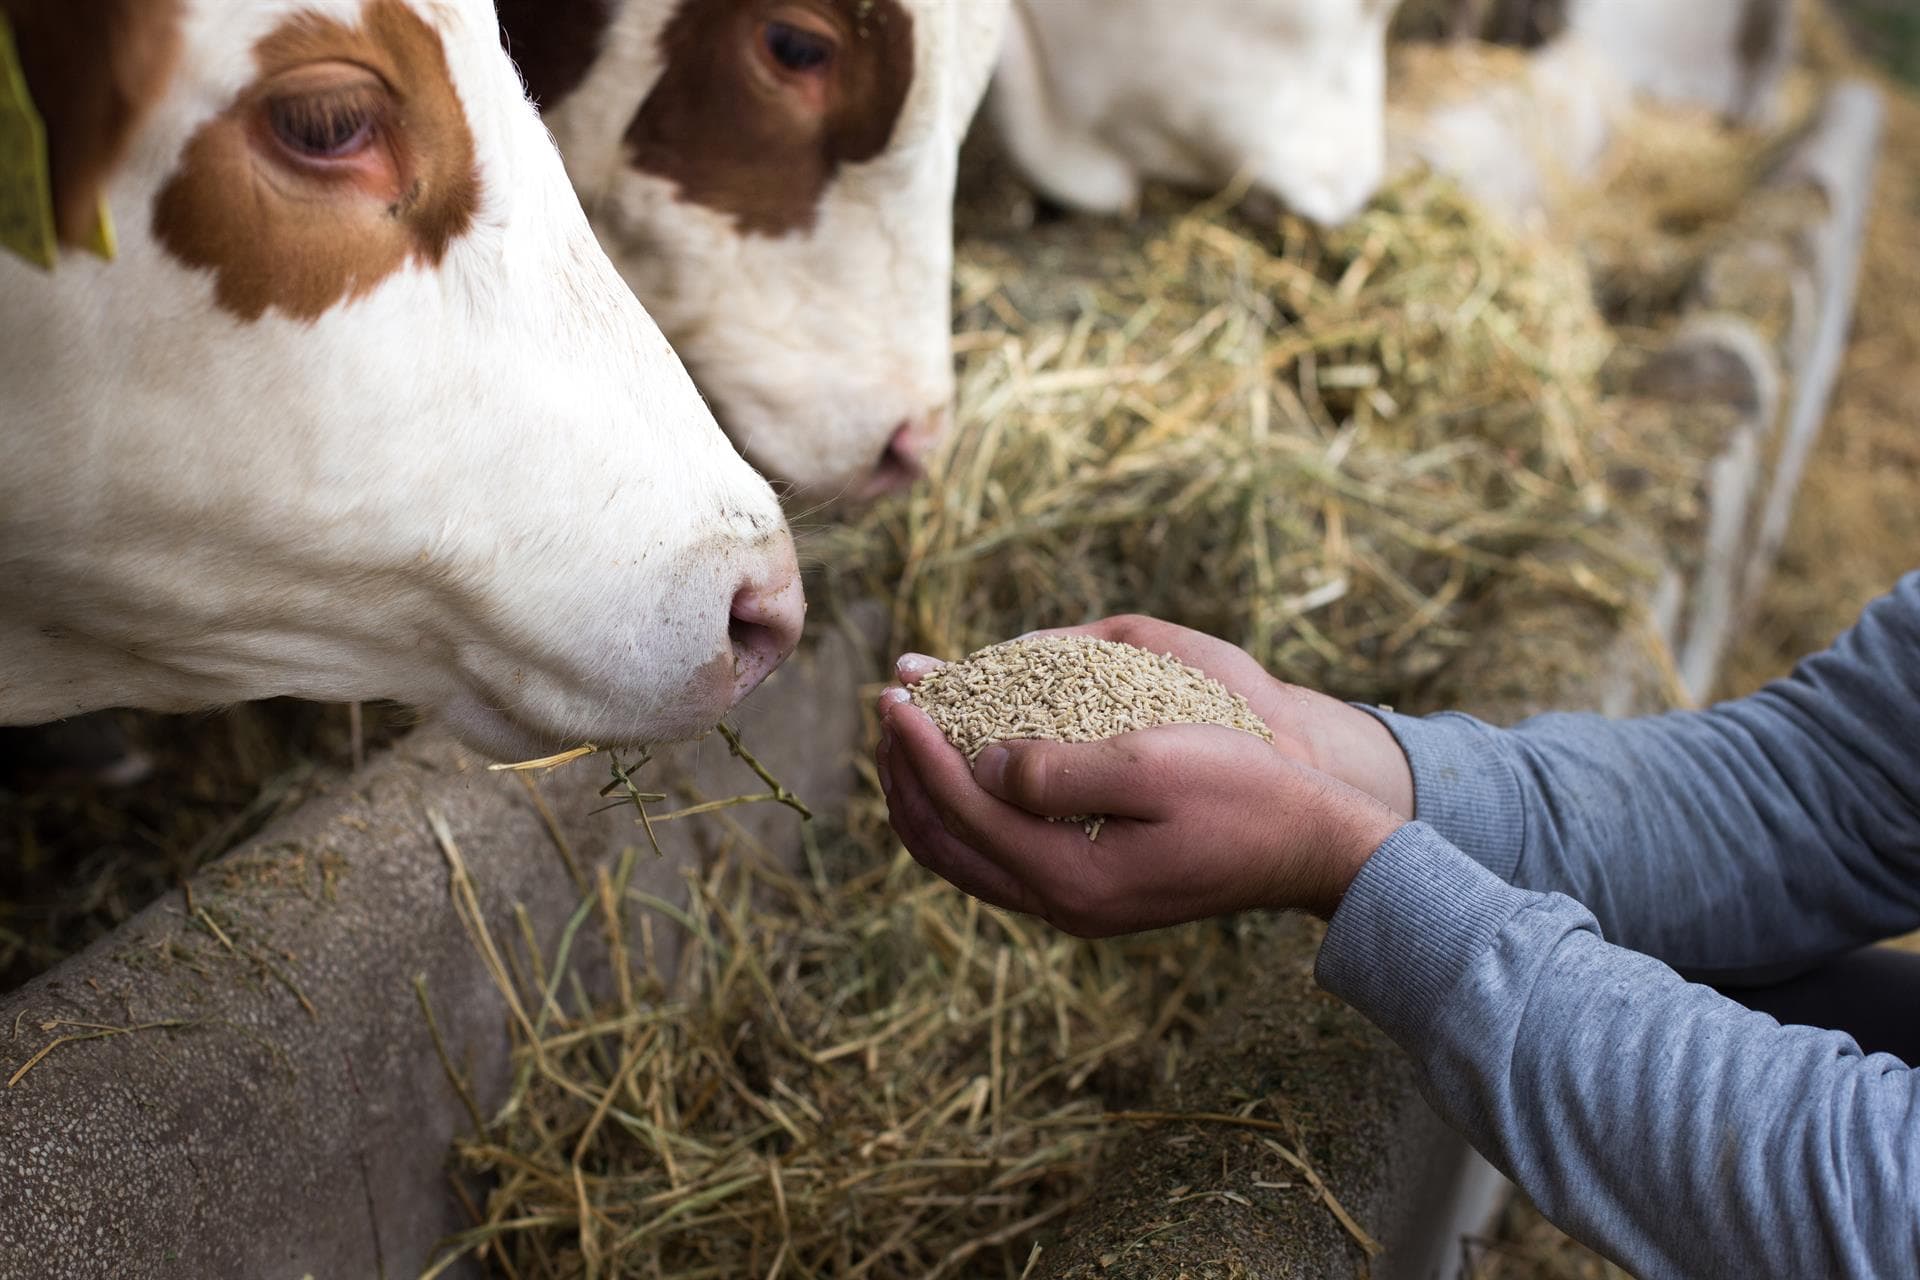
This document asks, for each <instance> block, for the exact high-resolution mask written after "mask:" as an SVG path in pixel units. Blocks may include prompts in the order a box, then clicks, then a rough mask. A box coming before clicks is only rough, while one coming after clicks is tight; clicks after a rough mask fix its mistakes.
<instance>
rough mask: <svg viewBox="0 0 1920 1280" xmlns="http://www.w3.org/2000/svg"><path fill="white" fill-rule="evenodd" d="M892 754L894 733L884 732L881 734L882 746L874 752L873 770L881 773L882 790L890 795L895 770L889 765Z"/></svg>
mask: <svg viewBox="0 0 1920 1280" xmlns="http://www.w3.org/2000/svg"><path fill="white" fill-rule="evenodd" d="M892 755H893V735H892V734H890V733H883V734H881V735H880V746H879V748H878V749H877V750H875V751H874V753H873V771H874V772H875V773H877V774H879V775H880V790H881V791H883V792H885V793H887V794H888V795H891V794H892V793H893V770H892V769H891V768H890V767H889V764H890V757H891V756H892Z"/></svg>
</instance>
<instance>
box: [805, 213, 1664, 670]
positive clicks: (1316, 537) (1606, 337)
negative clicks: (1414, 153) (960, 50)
mask: <svg viewBox="0 0 1920 1280" xmlns="http://www.w3.org/2000/svg"><path fill="white" fill-rule="evenodd" d="M1024 234H1025V236H1026V237H1027V240H1026V241H1025V242H1022V243H1017V247H1016V245H1007V244H1001V243H994V242H985V243H981V242H975V243H973V244H971V245H967V246H965V247H963V252H962V254H961V258H960V262H959V267H958V280H959V292H960V308H959V311H960V315H961V324H960V328H959V336H958V340H957V346H958V351H959V363H960V391H959V407H958V428H957V430H956V431H955V432H954V434H953V437H952V439H951V440H950V442H949V444H948V446H947V447H946V449H945V451H944V452H943V453H942V454H941V455H940V456H939V457H938V458H937V459H936V460H935V462H934V464H933V467H932V474H931V477H930V479H929V481H928V482H927V483H926V484H923V485H921V486H919V487H918V488H916V489H915V490H914V492H913V493H912V494H910V495H909V496H907V497H906V498H904V499H902V500H897V501H894V502H892V503H889V504H887V505H884V506H882V507H881V508H879V509H878V510H876V511H875V512H873V513H872V514H870V515H869V516H868V517H867V518H866V519H865V520H863V521H862V522H861V523H860V524H859V525H857V526H856V527H854V528H852V529H850V530H845V531H839V532H837V533H836V532H829V533H827V534H825V535H823V536H822V538H821V540H820V542H821V545H822V548H823V552H822V554H823V557H824V558H825V559H826V560H827V561H828V563H829V564H831V565H838V566H841V568H840V576H841V579H842V581H843V582H845V581H846V580H847V579H852V581H853V584H854V589H855V590H860V589H865V590H868V591H872V592H876V593H880V594H885V595H888V596H890V597H891V598H893V599H894V600H895V602H896V605H895V618H894V622H895V635H894V640H895V643H896V644H897V645H898V646H899V647H900V648H903V649H906V648H911V649H920V650H924V651H926V652H929V653H933V654H937V655H944V656H951V655H955V654H959V653H966V652H970V651H972V650H974V649H977V648H980V647H982V646H984V645H986V644H989V643H992V642H994V641H997V640H1000V639H1003V638H1005V637H1006V636H1009V635H1017V634H1021V633H1024V632H1026V631H1030V630H1034V629H1038V628H1042V627H1049V626H1059V625H1070V624H1076V623H1082V622H1086V621H1090V620H1092V619H1095V618H1098V617H1101V616H1103V615H1106V614H1111V613H1116V612H1121V611H1140V612H1146V613H1152V614H1155V615H1158V616H1161V617H1165V618H1168V619H1171V620H1174V621H1177V622H1181V623H1184V624H1186V625H1189V626H1194V627H1197V628H1199V629H1201V630H1205V631H1208V632H1211V633H1214V634H1217V635H1221V636H1224V637H1226V638H1228V639H1230V640H1233V641H1235V642H1236V643H1239V644H1241V645H1243V646H1245V647H1246V648H1247V649H1249V651H1251V652H1252V653H1253V654H1254V656H1255V657H1257V658H1258V659H1260V660H1261V661H1262V662H1263V663H1264V664H1265V665H1266V666H1267V667H1268V668H1269V669H1270V670H1273V671H1274V672H1276V673H1277V674H1280V675H1282V676H1284V677H1286V678H1289V679H1293V680H1296V681H1298V682H1301V683H1304V684H1310V685H1314V686H1316V687H1320V688H1327V689H1331V690H1334V691H1336V692H1339V693H1341V694H1344V695H1346V696H1350V697H1358V698H1372V699H1377V698H1385V697H1392V696H1396V695H1398V694H1399V693H1401V692H1403V691H1404V690H1406V689H1407V688H1408V687H1409V686H1410V685H1412V684H1413V683H1415V682H1416V681H1418V680H1419V679H1421V678H1422V677H1424V676H1426V675H1428V674H1430V673H1431V672H1433V671H1435V670H1436V669H1437V668H1439V667H1440V666H1441V665H1443V664H1444V663H1445V662H1446V661H1447V660H1448V658H1449V657H1450V656H1452V655H1453V654H1455V653H1457V652H1459V651H1460V650H1461V649H1462V648H1463V647H1464V646H1465V645H1467V644H1468V643H1470V640H1471V637H1470V636H1469V635H1468V634H1467V633H1466V632H1465V631H1464V630H1463V629H1462V627H1461V618H1462V610H1463V608H1464V607H1465V606H1466V605H1467V604H1468V603H1469V602H1471V601H1472V599H1473V598H1474V597H1476V596H1477V595H1478V594H1479V593H1480V592H1481V591H1482V590H1483V589H1484V588H1485V587H1486V586H1487V584H1488V583H1489V582H1490V581H1492V580H1494V579H1495V578H1497V577H1499V576H1502V575H1509V574H1521V575H1524V576H1528V577H1536V578H1541V579H1545V580H1552V581H1556V582H1559V583H1562V584H1563V585H1565V586H1566V588H1567V589H1568V590H1570V591H1577V592H1582V593H1591V592H1592V590H1593V589H1594V587H1595V584H1597V583H1599V582H1601V581H1605V580H1611V581H1619V580H1620V579H1621V578H1622V577H1623V576H1630V575H1632V574H1634V573H1636V572H1638V571H1639V570H1640V569H1641V567H1642V566H1639V565H1637V564H1636V563H1634V562H1632V561H1631V560H1630V558H1628V557H1625V556H1623V555H1622V554H1620V553H1619V552H1618V551H1616V550H1615V549H1614V548H1613V546H1612V544H1611V542H1610V540H1609V538H1608V536H1607V532H1606V526H1607V517H1608V514H1609V510H1610V508H1611V507H1612V506H1613V504H1614V502H1615V496H1614V495H1613V494H1612V493H1611V492H1610V490H1609V488H1608V485H1607V483H1606V480H1607V476H1608V473H1609V471H1610V470H1611V469H1613V468H1614V467H1615V466H1616V465H1617V464H1618V463H1620V462H1621V460H1622V458H1623V457H1624V456H1626V455H1627V454H1630V453H1631V452H1632V448H1633V444H1632V441H1631V440H1630V439H1627V438H1625V435H1624V434H1623V433H1620V432H1618V431H1615V430H1614V429H1613V428H1615V427H1617V426H1618V425H1619V423H1620V422H1622V421H1623V418H1622V417H1621V413H1622V409H1623V406H1622V404H1621V403H1620V402H1618V401H1616V400H1614V399H1612V398H1610V397H1609V396H1608V395H1606V394H1605V392H1604V391H1603V385H1602V376H1601V375H1602V370H1603V367H1604V366H1605V365H1606V363H1607V361H1608V359H1609V356H1610V355H1611V354H1613V353H1614V351H1615V349H1616V337H1615V335H1614V333H1613V332H1612V331H1611V330H1609V329H1608V327H1607V326H1606V324H1605V323H1604V322H1603V321H1602V319H1601V317H1600V315H1599V313H1598V311H1597V310H1596V309H1595V307H1594V304H1593V291H1592V286H1591V282H1590V280H1589V277H1588V274H1587V272H1586V270H1585V269H1584V267H1583V266H1582V264H1581V262H1580V260H1579V258H1578V256H1577V255H1576V254H1574V253H1573V252H1571V251H1570V250H1568V249H1565V248H1563V247H1560V246H1556V245H1554V244H1551V243H1548V242H1546V241H1544V240H1540V239H1534V238H1528V237H1526V236H1523V235H1521V234H1519V233H1517V232H1512V231H1509V230H1507V229H1505V228H1503V227H1501V226H1499V225H1496V224H1495V223H1493V222H1492V221H1491V220H1489V219H1488V218H1486V217H1485V216H1483V215H1482V214H1481V213H1480V212H1478V211H1477V210H1476V209H1475V208H1474V207H1473V206H1471V205H1470V204H1469V203H1468V202H1466V201H1465V200H1464V199H1462V198H1461V197H1460V196H1459V195H1457V194H1456V193H1455V191H1454V190H1453V189H1452V188H1451V187H1450V186H1449V185H1448V184H1447V183H1445V182H1443V181H1440V180H1437V179H1433V178H1417V179H1412V180H1408V181H1405V182H1403V183H1401V184H1400V185H1398V186H1396V187H1395V188H1393V189H1392V190H1390V191H1389V192H1387V193H1386V194H1385V195H1384V196H1383V197H1382V198H1381V200H1380V201H1379V202H1378V203H1377V204H1376V205H1375V206H1374V207H1373V208H1372V209H1371V210H1369V211H1368V212H1367V213H1366V214H1364V215H1362V216H1361V217H1360V218H1359V219H1358V220H1357V221H1356V222H1355V223H1354V224H1353V225H1352V226H1350V227H1348V228H1346V229H1344V230H1341V231H1337V232H1331V233H1320V232H1316V231H1313V230H1311V229H1310V228H1308V227H1307V226H1305V225H1304V224H1302V223H1299V222H1296V221H1292V220H1287V221H1285V222H1283V223H1281V224H1280V226H1279V227H1278V228H1277V231H1276V233H1274V234H1265V235H1263V234H1262V233H1261V232H1260V231H1259V230H1258V229H1257V228H1254V227H1251V226H1249V225H1247V224H1245V223H1242V222H1239V221H1236V220H1235V219H1234V218H1233V217H1232V216H1231V215H1229V214H1227V213H1226V211H1225V210H1223V209H1222V208H1221V207H1219V206H1218V205H1215V206H1206V207H1201V208H1198V209H1195V208H1192V207H1185V206H1178V205H1174V204H1172V203H1171V202H1170V201H1162V202H1160V203H1158V204H1157V205H1155V206H1154V208H1153V210H1152V211H1151V212H1150V213H1149V215H1148V216H1147V217H1146V218H1144V219H1143V222H1142V225H1141V226H1140V227H1138V228H1136V229H1134V230H1132V231H1131V232H1129V231H1128V230H1127V229H1114V228H1095V229H1092V230H1090V229H1089V228H1087V227H1085V226H1084V225H1080V224H1074V225H1071V226H1068V227H1065V228H1052V229H1037V230H1035V231H1033V232H1028V233H1024ZM1670 471H1671V467H1670V466H1669V467H1656V472H1657V474H1659V475H1661V476H1662V477H1663V478H1664V477H1665V476H1666V475H1667V474H1668V473H1669V472H1670ZM1685 488H1686V485H1684V484H1676V485H1672V486H1669V490H1670V492H1671V493H1674V494H1678V493H1680V492H1682V491H1684V490H1685ZM1567 546H1576V547H1579V548H1581V549H1582V556H1583V557H1584V559H1582V560H1580V561H1579V563H1577V564H1575V563H1566V562H1563V563H1558V564H1556V565H1554V566H1553V567H1548V566H1547V565H1546V564H1545V563H1544V562H1543V561H1542V560H1541V559H1540V553H1541V552H1543V551H1544V550H1545V549H1547V548H1555V549H1561V548H1565V547H1567ZM1601 594H1603V595H1605V596H1607V597H1608V598H1609V599H1610V600H1612V601H1614V602H1616V603H1617V602H1618V601H1619V600H1620V598H1621V596H1620V593H1616V592H1608V591H1605V590H1604V589H1603V590H1602V591H1601Z"/></svg>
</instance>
